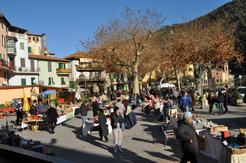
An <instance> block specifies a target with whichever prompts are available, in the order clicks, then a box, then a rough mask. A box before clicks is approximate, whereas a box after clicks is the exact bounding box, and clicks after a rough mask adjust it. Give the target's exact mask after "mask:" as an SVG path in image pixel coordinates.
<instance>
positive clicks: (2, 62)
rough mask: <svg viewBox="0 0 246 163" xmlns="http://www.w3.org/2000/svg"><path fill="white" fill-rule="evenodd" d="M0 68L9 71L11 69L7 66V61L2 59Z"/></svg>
mask: <svg viewBox="0 0 246 163" xmlns="http://www.w3.org/2000/svg"><path fill="white" fill-rule="evenodd" d="M0 68H9V69H11V68H13V67H12V66H11V65H10V64H9V62H7V61H5V60H3V59H0Z"/></svg>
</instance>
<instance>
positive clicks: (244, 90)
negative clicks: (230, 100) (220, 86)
mask: <svg viewBox="0 0 246 163" xmlns="http://www.w3.org/2000/svg"><path fill="white" fill-rule="evenodd" d="M235 89H236V87H231V88H229V89H228V90H227V93H228V94H231V95H233V92H234V91H235ZM237 90H238V97H239V98H242V99H243V98H244V95H245V93H246V87H244V86H239V87H237Z"/></svg>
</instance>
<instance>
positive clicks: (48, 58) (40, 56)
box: [28, 54, 69, 62]
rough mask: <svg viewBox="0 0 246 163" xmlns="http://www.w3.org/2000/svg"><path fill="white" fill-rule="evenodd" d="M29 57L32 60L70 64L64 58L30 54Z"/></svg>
mask: <svg viewBox="0 0 246 163" xmlns="http://www.w3.org/2000/svg"><path fill="white" fill-rule="evenodd" d="M28 57H29V58H32V59H39V60H50V61H63V62H69V60H66V59H63V58H57V57H48V56H44V55H33V54H29V55H28Z"/></svg>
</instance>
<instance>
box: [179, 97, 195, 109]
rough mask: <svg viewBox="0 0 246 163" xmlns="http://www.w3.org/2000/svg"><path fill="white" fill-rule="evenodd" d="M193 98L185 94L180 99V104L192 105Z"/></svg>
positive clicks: (183, 105) (182, 105)
mask: <svg viewBox="0 0 246 163" xmlns="http://www.w3.org/2000/svg"><path fill="white" fill-rule="evenodd" d="M191 103H192V100H191V99H190V97H189V96H186V95H183V96H182V97H181V99H180V106H181V107H185V106H191Z"/></svg>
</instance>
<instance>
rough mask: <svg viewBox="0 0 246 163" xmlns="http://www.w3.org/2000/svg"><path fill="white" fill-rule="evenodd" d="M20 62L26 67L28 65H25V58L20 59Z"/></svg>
mask: <svg viewBox="0 0 246 163" xmlns="http://www.w3.org/2000/svg"><path fill="white" fill-rule="evenodd" d="M20 62H21V67H26V65H25V58H21V59H20Z"/></svg>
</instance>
